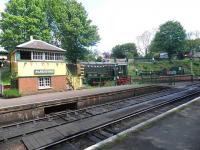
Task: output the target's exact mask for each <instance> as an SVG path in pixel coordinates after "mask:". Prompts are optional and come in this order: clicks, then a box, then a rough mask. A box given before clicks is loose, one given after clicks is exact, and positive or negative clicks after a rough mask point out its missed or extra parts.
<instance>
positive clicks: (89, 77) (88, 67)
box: [80, 60, 128, 85]
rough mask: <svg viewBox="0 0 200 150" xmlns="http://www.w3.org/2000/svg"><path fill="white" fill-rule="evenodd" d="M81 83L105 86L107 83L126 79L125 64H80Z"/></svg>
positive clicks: (119, 62) (118, 62) (120, 62)
mask: <svg viewBox="0 0 200 150" xmlns="http://www.w3.org/2000/svg"><path fill="white" fill-rule="evenodd" d="M80 70H81V76H82V77H83V83H85V84H89V85H97V84H105V83H106V82H107V81H116V82H117V83H118V82H119V80H121V79H123V80H124V79H126V78H127V75H128V70H127V62H126V61H122V60H121V61H119V60H118V61H117V60H116V61H115V62H113V63H111V62H80Z"/></svg>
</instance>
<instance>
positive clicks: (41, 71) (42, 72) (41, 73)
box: [34, 69, 54, 75]
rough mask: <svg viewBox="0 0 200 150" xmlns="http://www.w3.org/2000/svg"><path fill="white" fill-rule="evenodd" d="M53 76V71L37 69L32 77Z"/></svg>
mask: <svg viewBox="0 0 200 150" xmlns="http://www.w3.org/2000/svg"><path fill="white" fill-rule="evenodd" d="M52 74H54V70H53V69H43V70H42V69H37V70H34V75H52Z"/></svg>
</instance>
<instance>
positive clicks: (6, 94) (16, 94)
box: [3, 89, 21, 98]
mask: <svg viewBox="0 0 200 150" xmlns="http://www.w3.org/2000/svg"><path fill="white" fill-rule="evenodd" d="M20 96H21V95H20V93H19V91H18V90H17V89H9V90H5V91H4V92H3V97H5V98H15V97H20Z"/></svg>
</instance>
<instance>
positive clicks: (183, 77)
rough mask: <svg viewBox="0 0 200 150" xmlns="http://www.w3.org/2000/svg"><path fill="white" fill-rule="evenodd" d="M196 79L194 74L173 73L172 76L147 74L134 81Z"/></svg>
mask: <svg viewBox="0 0 200 150" xmlns="http://www.w3.org/2000/svg"><path fill="white" fill-rule="evenodd" d="M194 79H195V80H196V78H194V76H193V75H171V76H148V77H147V76H146V77H138V78H134V79H133V80H132V81H133V82H139V83H169V84H172V83H175V82H181V81H193V80H194ZM197 80H198V79H197Z"/></svg>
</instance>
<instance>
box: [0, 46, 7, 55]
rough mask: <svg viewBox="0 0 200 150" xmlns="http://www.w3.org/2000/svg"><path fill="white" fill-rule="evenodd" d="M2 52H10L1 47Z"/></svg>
mask: <svg viewBox="0 0 200 150" xmlns="http://www.w3.org/2000/svg"><path fill="white" fill-rule="evenodd" d="M0 53H5V54H7V53H8V51H7V50H5V49H4V48H3V47H0Z"/></svg>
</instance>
